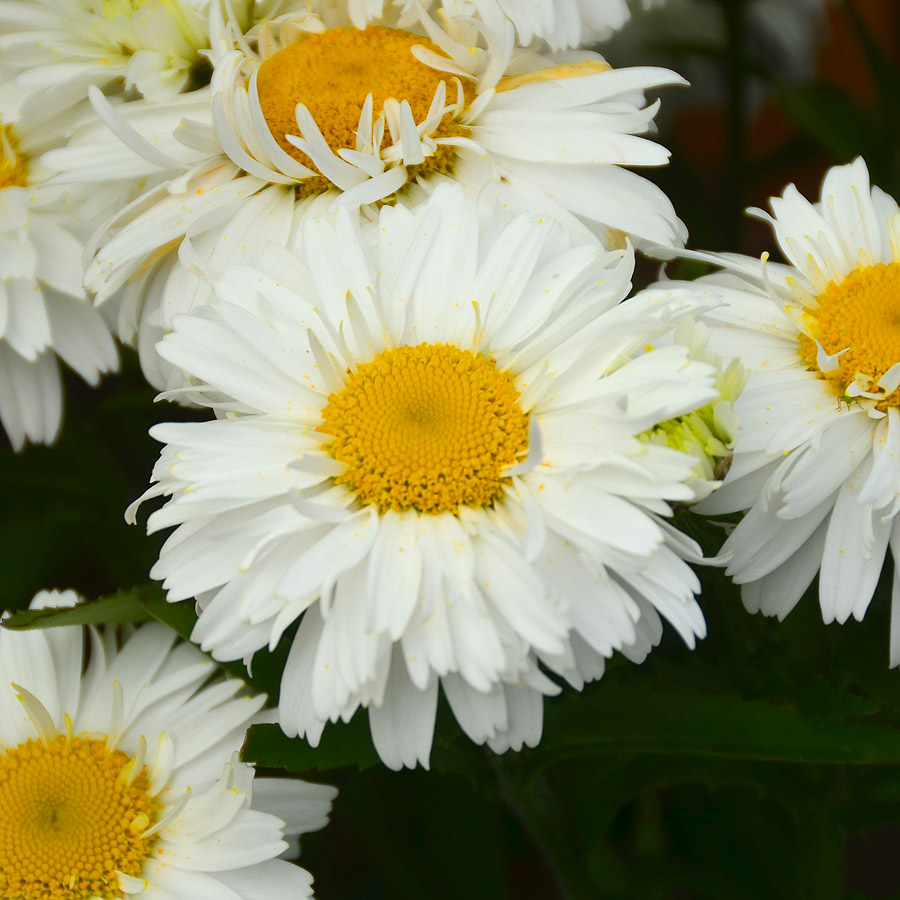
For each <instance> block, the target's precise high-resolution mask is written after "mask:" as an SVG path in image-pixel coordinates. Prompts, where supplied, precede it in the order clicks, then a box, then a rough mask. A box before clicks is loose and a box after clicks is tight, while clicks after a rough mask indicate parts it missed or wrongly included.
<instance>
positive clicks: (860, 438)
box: [697, 159, 900, 665]
mask: <svg viewBox="0 0 900 900" xmlns="http://www.w3.org/2000/svg"><path fill="white" fill-rule="evenodd" d="M771 205H772V213H773V214H772V216H768V215H767V214H766V213H764V212H762V211H759V210H757V211H756V213H757V215H759V216H761V217H764V218H766V219H768V220H769V222H770V224H771V225H772V228H773V230H774V232H775V237H776V239H777V241H778V245H779V247H780V248H781V250H782V252H783V253H784V256H785V258H786V259H787V265H777V264H773V263H765V262H764V263H760V262H759V261H758V260H753V259H749V258H747V257H742V256H737V255H732V254H705V255H702V256H704V258H706V259H708V260H709V261H712V262H715V263H716V264H717V265H720V266H722V268H723V271H722V272H721V273H718V274H716V275H712V276H709V277H707V278H704V279H701V280H700V283H698V285H697V286H698V289H699V288H703V289H707V288H710V287H712V288H713V289H714V290H716V291H718V292H719V293H721V294H722V295H723V297H724V298H725V304H724V305H723V306H722V307H721V308H719V309H715V310H713V311H712V312H709V313H708V314H707V320H708V321H709V322H710V323H711V324H712V325H713V326H714V328H713V332H714V334H713V338H712V345H713V346H714V348H715V349H717V350H718V351H719V352H721V353H724V354H725V355H727V356H734V357H739V358H740V360H741V361H742V363H743V364H744V365H745V366H746V367H747V368H748V369H749V370H750V373H751V374H750V380H749V382H748V385H747V388H746V390H745V391H744V393H743V394H742V395H741V397H740V399H739V400H738V402H737V404H736V411H737V413H738V416H739V419H740V433H739V436H738V441H737V445H736V447H735V453H734V461H733V464H732V467H731V471H730V472H729V474H728V477H727V478H726V480H725V483H724V485H723V487H722V488H721V489H720V490H719V491H718V492H717V493H716V494H714V495H713V496H712V497H710V498H709V499H708V500H706V501H704V502H703V503H702V504H700V505H699V507H698V510H700V511H702V512H705V513H711V514H717V513H726V512H734V511H738V510H748V512H747V514H746V516H745V517H744V519H743V520H742V521H741V523H740V524H739V525H738V526H737V528H736V529H735V530H734V531H733V533H732V534H731V535H730V537H729V538H728V540H727V541H726V542H725V545H724V547H723V556H724V557H725V558H726V559H728V568H727V570H726V571H727V573H728V574H730V575H731V576H732V577H733V578H734V580H735V581H736V582H737V583H739V584H741V585H743V591H742V593H743V598H744V604H745V605H746V607H747V608H748V609H749V610H751V611H754V612H755V611H762V612H763V613H764V614H766V615H776V616H778V617H779V618H783V617H784V616H786V615H787V614H788V613H789V612H790V610H791V609H792V608H793V607H794V606H795V604H796V603H797V602H798V600H799V599H800V597H801V596H802V595H803V593H804V592H805V590H806V588H807V587H808V586H809V585H810V583H811V582H812V580H813V579H814V578H815V576H816V574H817V573H818V575H819V602H820V605H821V608H822V616H823V619H824V620H825V621H826V622H832V621H838V622H841V623H843V622H846V621H847V619H848V618H849V617H850V616H851V615H852V616H854V617H855V618H856V619H862V617H863V616H864V614H865V612H866V609H867V607H868V605H869V602H870V601H871V599H872V594H873V591H874V589H875V585H876V583H877V581H878V578H879V575H880V574H881V570H882V564H883V562H884V557H885V553H886V552H887V549H888V547H890V548H891V550H892V552H893V554H894V557H895V559H896V554H897V551H898V549H900V524H898V520H897V518H896V513H897V512H898V510H900V466H898V449H900V410H898V407H900V390H898V387H900V331H898V327H897V321H898V320H897V315H896V308H897V295H898V290H900V213H898V207H897V203H896V202H895V201H894V200H893V199H892V198H891V197H889V196H888V195H887V194H885V193H884V192H883V191H881V190H879V189H878V188H877V187H870V184H869V175H868V171H867V169H866V165H865V163H864V162H863V161H862V160H861V159H858V160H856V161H855V162H853V163H851V164H850V165H847V166H839V167H836V168H833V169H830V170H829V171H828V173H827V175H826V176H825V180H824V182H823V185H822V195H821V199H820V201H819V202H818V203H810V202H808V201H807V200H806V199H804V198H803V197H802V196H801V195H800V193H799V192H798V191H797V189H796V188H795V187H793V186H790V187H788V188H787V189H786V190H785V192H784V196H783V197H778V198H774V199H773V200H772V201H771ZM892 609H893V613H892V625H891V638H890V647H891V649H890V661H891V665H898V664H900V586H898V583H897V580H896V579H895V583H894V596H893V601H892Z"/></svg>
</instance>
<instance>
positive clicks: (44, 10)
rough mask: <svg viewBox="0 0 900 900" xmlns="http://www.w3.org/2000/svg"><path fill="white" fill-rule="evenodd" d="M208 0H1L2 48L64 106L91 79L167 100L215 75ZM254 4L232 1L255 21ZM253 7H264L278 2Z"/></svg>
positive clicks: (22, 78) (24, 77)
mask: <svg viewBox="0 0 900 900" xmlns="http://www.w3.org/2000/svg"><path fill="white" fill-rule="evenodd" d="M209 6H210V2H209V0H2V2H0V29H2V34H0V53H2V60H3V63H4V65H5V66H7V67H8V68H9V69H10V70H11V71H13V72H14V73H16V74H17V77H18V81H19V82H20V83H21V84H26V85H29V86H33V87H52V92H51V93H50V94H48V95H47V100H48V101H50V102H52V103H54V104H55V105H57V106H59V108H64V106H65V105H66V104H67V103H70V102H73V101H77V100H81V99H83V98H84V97H86V96H87V87H88V85H90V84H97V85H100V86H106V85H110V86H112V87H113V88H115V89H119V90H120V89H121V88H122V87H124V88H126V89H127V88H135V89H136V90H137V92H138V93H139V94H140V95H141V96H143V97H146V98H147V99H148V100H167V99H171V98H172V97H174V96H175V95H176V94H178V93H180V92H181V91H183V90H187V89H190V88H191V87H192V86H198V84H205V83H206V82H207V81H208V80H209V68H210V64H209V60H208V58H207V53H206V51H208V49H209V47H210V45H211V41H212V39H213V38H211V36H210V32H209ZM250 6H251V4H248V3H246V2H237V3H233V4H231V8H232V10H233V11H234V13H235V14H237V15H241V14H243V18H244V25H245V26H246V25H249V14H248V8H249V7H250ZM260 6H261V8H260V9H258V10H257V9H254V12H259V13H260V14H262V15H264V14H265V12H266V10H267V9H268V10H271V9H272V8H273V7H274V6H275V3H267V4H261V5H260Z"/></svg>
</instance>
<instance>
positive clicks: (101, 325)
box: [0, 98, 119, 450]
mask: <svg viewBox="0 0 900 900" xmlns="http://www.w3.org/2000/svg"><path fill="white" fill-rule="evenodd" d="M74 112H75V111H74V110H73V111H72V113H74ZM65 120H66V117H65V116H49V117H48V116H47V114H46V111H45V110H43V109H42V105H41V102H40V99H39V98H35V99H34V100H33V101H28V102H26V103H25V104H24V105H23V106H22V108H21V110H20V111H19V114H18V116H17V118H16V119H15V121H13V122H11V123H10V122H3V121H0V422H2V424H3V428H4V429H5V430H6V434H7V435H8V437H9V440H10V442H11V444H12V446H13V448H14V449H16V450H18V449H21V447H22V446H23V445H24V444H25V441H26V440H29V441H33V442H35V443H51V442H52V441H53V440H54V439H55V438H56V436H57V434H58V433H59V427H60V424H61V422H62V381H61V378H60V373H59V365H58V362H57V358H59V359H62V361H63V362H65V363H66V364H67V365H69V366H71V367H72V368H73V369H74V370H75V371H76V372H78V374H79V375H81V377H82V378H84V379H85V381H87V382H88V383H90V384H92V385H96V384H97V383H98V382H99V381H100V376H101V375H102V374H103V373H105V372H109V371H112V370H115V369H117V368H118V364H119V358H118V352H117V350H116V346H115V343H114V342H113V338H112V335H111V334H110V331H109V328H108V327H107V325H106V323H105V321H104V320H103V318H102V316H101V315H100V313H99V312H98V311H97V310H96V309H94V306H93V304H92V303H91V302H90V301H89V300H88V298H87V294H86V292H85V290H84V288H83V287H82V284H81V280H82V274H83V271H84V270H83V267H82V258H81V257H82V252H83V249H84V241H85V239H86V238H87V236H88V234H89V233H90V231H91V230H92V228H93V226H94V225H95V224H96V223H95V222H94V217H95V216H96V215H97V214H98V213H102V212H103V209H104V208H103V206H102V203H103V199H104V196H107V195H109V196H110V202H114V199H115V197H117V196H118V192H117V190H116V189H115V188H113V189H112V190H111V193H110V191H109V190H106V189H100V190H98V189H97V188H96V187H95V186H90V187H84V186H82V187H81V188H75V187H65V186H60V185H55V184H52V183H50V182H49V178H50V176H51V174H52V173H51V172H49V171H48V170H47V169H46V168H45V167H44V166H43V165H42V164H41V161H40V157H41V154H42V153H43V152H44V151H46V150H47V149H49V148H51V147H54V146H58V145H59V144H60V143H62V141H63V139H64V134H65V131H64V124H65Z"/></svg>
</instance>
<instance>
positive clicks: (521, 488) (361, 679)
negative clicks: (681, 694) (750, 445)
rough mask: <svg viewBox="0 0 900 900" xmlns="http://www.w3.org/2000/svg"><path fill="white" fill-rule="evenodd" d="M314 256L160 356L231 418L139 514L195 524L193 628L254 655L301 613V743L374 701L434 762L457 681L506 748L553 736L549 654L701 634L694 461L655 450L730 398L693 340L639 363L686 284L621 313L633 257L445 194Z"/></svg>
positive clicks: (179, 573)
mask: <svg viewBox="0 0 900 900" xmlns="http://www.w3.org/2000/svg"><path fill="white" fill-rule="evenodd" d="M300 244H301V246H302V248H303V250H302V252H298V254H297V255H296V256H295V255H293V254H290V253H288V252H287V251H285V250H284V249H281V248H278V247H275V246H274V245H273V246H270V248H269V249H268V251H267V253H266V254H265V255H264V257H263V258H262V260H261V261H260V268H261V271H258V270H256V269H254V268H250V267H235V268H231V269H229V270H228V271H227V272H226V274H225V276H224V277H223V278H222V279H221V281H220V282H219V283H218V285H217V286H216V296H217V298H218V302H217V303H215V304H214V305H212V306H208V307H205V308H203V309H201V310H198V311H197V312H196V313H195V314H194V315H192V316H180V317H178V318H177V319H176V322H175V330H174V332H173V333H172V334H170V335H168V336H167V338H166V339H165V340H164V341H163V342H162V343H161V345H160V353H161V354H162V355H163V357H165V358H166V359H167V360H169V361H170V362H172V363H174V364H176V365H178V366H181V367H182V368H183V369H185V370H186V371H187V372H188V373H190V374H191V375H192V376H193V377H194V387H193V389H192V393H191V394H190V396H191V398H192V399H194V400H196V401H197V402H200V403H205V404H207V405H209V406H211V407H213V408H215V409H216V410H217V411H218V412H219V413H220V415H222V416H223V418H221V419H220V420H218V421H211V422H202V423H190V424H164V425H158V426H156V427H155V428H154V429H153V430H152V431H151V434H152V436H153V437H154V438H156V439H157V440H160V441H162V442H164V443H166V444H167V446H166V447H165V449H164V450H163V452H162V455H161V457H160V460H159V462H158V464H157V466H156V467H155V469H154V472H153V480H154V481H155V482H156V484H155V485H154V486H153V487H151V488H150V489H149V490H148V492H147V493H146V494H145V495H144V497H143V498H142V500H144V499H147V498H148V497H156V496H161V495H165V496H169V497H170V498H171V499H169V501H168V502H167V503H166V505H165V506H163V507H162V508H161V509H160V510H158V511H156V512H154V513H153V514H152V515H151V516H150V519H149V522H148V528H149V530H150V531H157V530H159V529H161V528H168V527H171V526H173V525H177V526H178V527H177V529H176V530H175V532H174V533H173V534H172V535H171V536H170V537H169V539H168V540H167V542H166V544H165V546H164V547H163V549H162V552H161V554H160V559H159V561H158V562H157V564H156V565H155V566H154V568H153V570H152V573H151V574H152V576H153V577H154V578H158V579H164V586H165V587H166V588H167V590H168V592H169V594H168V597H169V600H170V601H180V600H185V599H188V598H190V597H197V598H198V600H199V603H200V607H202V612H201V614H200V618H199V621H198V622H197V625H196V627H195V629H194V632H193V635H192V638H193V639H194V640H195V641H197V642H198V643H200V645H201V647H203V648H205V649H207V650H210V651H211V652H212V653H213V654H214V655H215V656H216V657H217V658H221V659H236V658H241V657H245V656H248V655H250V654H252V653H254V652H255V651H256V650H258V649H260V648H262V647H264V646H266V645H269V646H270V647H272V646H274V645H275V644H276V643H277V642H278V640H279V639H280V637H281V635H282V634H283V632H284V630H285V629H286V628H287V627H288V626H289V625H290V624H291V623H292V622H294V621H295V620H297V619H298V618H300V617H302V619H301V622H300V627H299V631H298V632H297V635H296V638H295V640H294V643H293V647H292V650H291V653H290V657H289V660H288V663H287V665H286V668H285V670H284V676H283V680H282V690H281V706H280V712H279V716H280V721H281V725H282V728H283V729H284V730H285V731H286V733H288V734H289V735H295V734H300V735H304V736H306V737H307V739H308V740H309V741H310V742H311V743H312V744H313V745H315V744H317V743H318V741H319V738H320V736H321V733H322V730H323V727H324V725H325V723H326V722H327V721H336V720H337V719H338V718H340V719H343V720H344V721H346V720H348V719H349V718H350V717H351V716H352V715H353V713H354V712H355V710H356V709H357V708H358V707H359V706H363V707H368V709H369V721H370V725H371V731H372V736H373V739H374V742H375V746H376V748H377V750H378V752H379V754H380V755H381V758H382V759H383V760H384V761H385V763H387V765H389V766H391V767H392V768H399V767H401V766H403V765H406V766H413V765H415V764H416V763H417V762H419V763H422V764H423V765H427V763H428V758H429V753H430V747H431V740H432V731H433V726H434V716H435V708H436V703H437V692H438V684H439V683H440V685H441V686H442V687H443V690H444V693H445V694H446V696H447V699H448V700H449V702H450V706H451V708H452V709H453V712H454V714H455V715H456V717H457V719H458V720H459V722H460V724H461V725H462V727H463V729H464V730H465V732H466V733H467V734H468V735H469V737H470V738H471V739H472V740H474V741H477V742H479V743H484V742H487V743H488V744H489V745H490V746H491V747H492V748H493V749H494V750H495V751H496V752H502V751H504V750H506V749H508V748H510V747H512V748H515V749H519V748H521V747H522V745H523V744H528V745H529V746H533V745H534V744H536V743H537V741H538V740H539V738H540V734H541V727H542V695H547V694H553V693H556V692H557V691H558V687H557V686H556V685H555V684H554V683H553V682H551V681H550V680H549V679H548V678H547V677H546V675H544V674H543V672H542V670H541V668H540V665H543V666H544V667H546V668H547V669H549V670H550V671H552V672H555V673H558V674H560V675H562V676H563V677H565V678H566V679H567V680H568V681H569V682H570V683H572V684H573V685H575V686H576V687H578V688H581V686H582V685H583V683H584V682H585V681H590V680H593V679H596V678H599V677H600V675H601V674H602V672H603V666H604V659H605V658H606V657H608V656H610V655H611V654H612V652H613V651H614V650H616V649H619V650H622V651H623V652H624V653H625V654H626V655H628V656H629V657H631V658H633V659H636V660H640V659H642V658H643V657H644V655H645V654H646V653H647V652H648V651H649V649H650V647H651V645H653V644H654V643H656V641H657V640H658V639H659V637H660V634H661V623H660V614H661V615H662V616H663V617H665V618H667V619H668V620H669V621H670V622H671V623H672V624H673V625H674V627H675V628H676V629H677V631H678V632H679V634H680V635H681V636H682V638H683V639H684V641H685V642H686V643H687V644H688V645H689V646H691V647H692V646H694V642H695V639H696V638H697V637H702V636H703V634H704V631H705V625H704V621H703V616H702V613H701V610H700V608H699V606H698V605H697V603H696V601H695V599H694V594H695V592H696V591H697V590H698V589H699V584H698V582H697V579H696V577H695V576H694V574H693V572H692V571H691V569H690V568H689V567H688V565H687V564H686V563H685V561H684V560H685V559H695V558H697V557H698V556H699V551H698V550H697V547H696V545H695V544H694V543H693V542H692V541H690V540H689V539H688V538H686V537H685V536H684V535H682V534H680V533H679V532H678V531H676V530H675V529H673V528H672V527H671V526H670V525H669V524H668V523H667V522H666V521H665V517H667V516H669V515H670V513H671V509H670V506H669V502H670V501H689V500H691V499H693V497H694V494H693V491H692V489H691V488H690V487H689V486H687V485H686V484H685V482H686V481H688V480H690V479H691V478H692V471H693V466H694V464H695V460H694V459H693V458H692V457H690V456H688V455H687V454H684V453H680V452H678V451H676V450H673V449H670V448H669V447H662V446H658V445H655V444H653V443H651V442H645V441H642V440H640V437H639V436H640V435H642V434H644V433H645V432H646V431H647V430H648V429H651V428H653V427H654V426H655V425H656V424H657V423H659V422H661V421H663V420H665V419H667V418H671V417H673V416H678V415H682V414H684V413H686V412H689V411H692V410H695V409H697V408H698V407H702V406H703V405H704V404H706V403H709V402H710V401H711V400H713V399H714V398H715V397H716V389H715V387H714V384H713V381H714V377H715V370H714V368H713V367H712V366H710V365H708V364H706V363H702V362H696V361H694V360H692V359H690V355H689V351H688V348H686V347H683V346H677V345H671V346H667V347H664V348H660V349H656V350H653V349H650V350H645V348H646V347H647V345H648V344H649V343H650V342H651V341H652V340H653V339H654V338H656V337H658V336H660V335H661V334H663V333H664V332H666V331H668V330H669V329H670V327H671V326H672V324H673V323H675V322H677V321H678V320H679V317H684V315H685V314H686V311H687V310H689V309H693V308H694V306H693V303H694V295H693V294H691V295H690V297H689V298H688V295H687V292H684V291H668V290H664V291H662V292H660V293H657V294H652V295H650V294H646V295H640V296H638V297H636V298H634V299H632V300H628V301H626V302H625V303H621V304H620V303H619V301H620V300H621V299H622V298H623V297H624V296H625V295H626V294H627V292H628V290H629V287H630V277H631V272H632V266H633V254H632V251H631V250H630V248H628V249H626V250H620V251H613V252H608V251H605V250H603V249H602V248H600V247H599V246H598V245H597V244H595V243H592V244H590V245H575V246H573V245H572V242H571V237H570V236H569V235H568V234H567V233H566V232H565V230H564V229H563V228H561V227H560V226H559V225H556V224H553V223H549V222H547V221H544V220H540V221H533V220H531V219H530V218H529V217H528V216H527V215H524V214H523V215H520V216H519V217H517V218H511V217H508V216H506V214H504V213H502V212H501V213H498V215H497V217H495V218H494V219H492V220H491V221H490V223H489V224H488V225H486V226H485V227H484V228H482V229H481V230H479V225H478V213H477V210H476V209H475V208H474V207H473V206H472V204H471V203H469V202H468V200H467V198H466V197H465V194H464V192H463V191H462V190H461V189H459V188H455V189H454V188H451V187H449V186H446V187H444V188H440V189H438V190H437V191H436V192H435V193H434V194H433V196H432V197H431V199H430V200H429V202H428V203H427V204H426V205H425V206H423V207H420V208H419V209H418V210H415V211H409V210H407V209H405V208H403V207H401V206H397V207H394V208H391V207H385V208H384V209H382V211H381V214H380V217H379V221H378V222H377V223H375V224H374V225H370V226H369V227H368V228H365V229H363V230H360V226H359V225H358V224H357V222H356V220H355V219H354V218H353V217H351V215H350V214H349V213H348V212H347V211H346V210H339V212H338V214H337V218H336V223H335V224H334V225H331V224H329V223H327V222H325V221H323V220H312V219H308V220H307V221H306V222H305V223H304V225H303V228H302V240H301V242H300ZM686 298H687V299H688V303H687V304H685V299H686ZM139 502H140V501H139ZM136 506H137V504H134V505H133V506H132V508H131V509H130V510H129V512H128V514H127V515H128V517H129V518H130V519H132V520H133V517H134V513H135V508H136Z"/></svg>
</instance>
